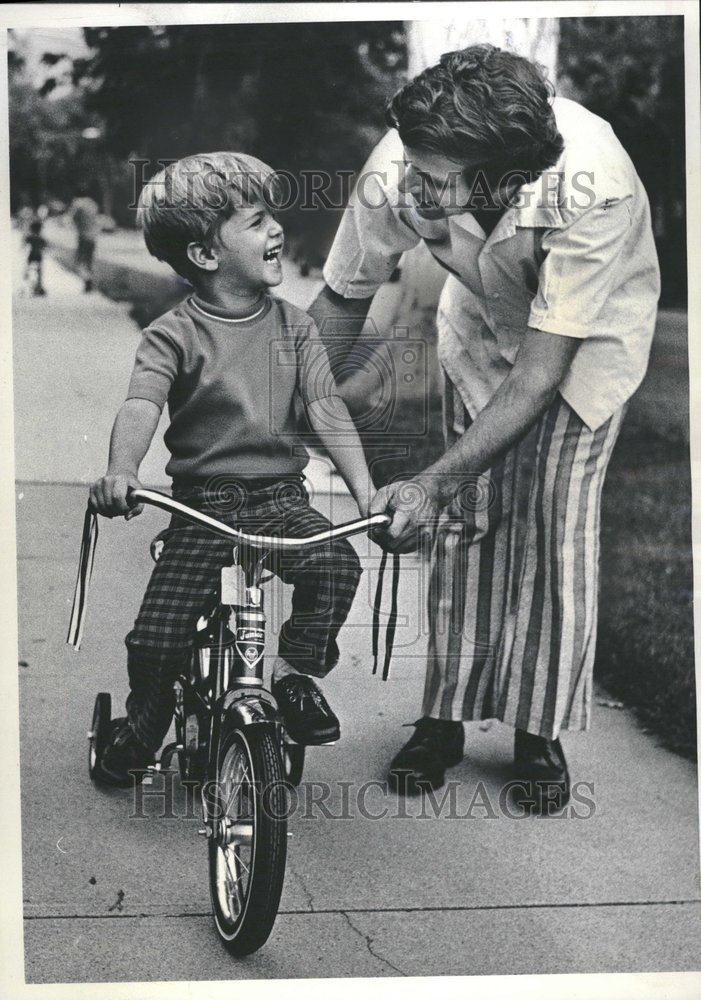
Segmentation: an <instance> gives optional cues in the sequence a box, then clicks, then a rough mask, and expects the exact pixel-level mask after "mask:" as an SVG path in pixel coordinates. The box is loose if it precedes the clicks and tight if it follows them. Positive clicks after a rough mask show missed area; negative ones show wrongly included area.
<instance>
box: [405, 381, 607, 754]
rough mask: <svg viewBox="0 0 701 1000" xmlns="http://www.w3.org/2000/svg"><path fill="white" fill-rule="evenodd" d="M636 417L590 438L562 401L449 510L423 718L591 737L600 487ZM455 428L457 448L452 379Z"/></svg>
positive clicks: (439, 536)
mask: <svg viewBox="0 0 701 1000" xmlns="http://www.w3.org/2000/svg"><path fill="white" fill-rule="evenodd" d="M624 409H625V407H622V408H621V409H620V410H619V411H617V412H616V413H615V414H614V415H613V416H612V417H611V418H610V419H609V420H608V421H607V422H606V423H605V424H604V425H603V426H601V427H599V428H598V429H597V430H596V431H591V430H590V429H589V428H588V427H587V426H586V424H584V423H583V422H582V420H580V418H579V417H578V416H577V414H576V413H575V412H574V410H572V409H571V407H570V406H568V404H567V403H566V402H565V401H564V399H562V397H561V396H560V395H558V396H557V398H556V400H555V402H554V403H553V404H552V406H551V407H550V409H549V410H548V411H547V412H546V413H545V414H544V416H543V417H542V418H541V419H540V421H539V422H538V423H537V424H536V426H535V427H534V428H533V429H532V431H531V432H530V433H529V435H528V436H527V437H526V438H524V439H523V440H522V441H521V442H520V443H519V444H518V445H517V446H515V447H514V448H513V449H511V450H510V451H509V452H508V453H507V454H506V456H505V457H504V458H503V459H502V461H501V462H499V463H498V464H497V465H496V466H495V467H494V468H492V469H491V470H490V471H489V472H487V473H485V474H484V475H482V476H475V477H474V479H473V480H472V482H471V483H470V482H468V484H467V488H465V489H463V490H462V492H461V494H460V495H459V497H458V498H457V499H456V500H454V501H453V502H452V503H451V505H450V506H449V507H447V508H446V509H445V510H444V511H443V512H442V514H441V521H440V523H439V525H438V528H437V530H436V532H435V535H434V540H433V549H432V554H431V571H430V583H429V595H428V620H429V645H428V662H427V670H426V683H425V689H424V705H423V714H424V715H427V716H432V717H434V718H440V719H453V720H456V719H464V720H471V719H499V720H501V721H502V722H505V723H507V724H508V725H511V726H514V727H516V728H518V729H524V730H527V731H528V732H530V733H535V734H538V735H540V736H544V737H546V738H548V739H555V738H556V737H557V735H558V733H559V732H560V730H561V729H580V730H581V729H588V728H589V725H590V719H591V695H592V673H593V664H594V648H595V642H596V623H597V599H598V569H599V516H600V504H601V489H602V486H603V482H604V476H605V473H606V467H607V465H608V461H609V458H610V456H611V452H612V450H613V446H614V443H615V441H616V437H617V435H618V431H619V429H620V425H621V420H622V417H623V412H624ZM444 421H445V431H446V440H447V445H448V446H450V445H451V444H452V443H453V442H454V441H455V440H456V439H457V438H458V437H459V436H460V435H461V434H462V433H463V432H464V430H465V428H466V427H467V426H468V425H469V422H470V418H469V416H468V414H467V411H466V410H465V407H464V405H463V403H462V400H461V398H460V396H459V394H458V392H457V390H456V389H455V387H454V386H453V385H452V384H451V383H450V381H449V380H448V379H447V378H446V395H445V398H444Z"/></svg>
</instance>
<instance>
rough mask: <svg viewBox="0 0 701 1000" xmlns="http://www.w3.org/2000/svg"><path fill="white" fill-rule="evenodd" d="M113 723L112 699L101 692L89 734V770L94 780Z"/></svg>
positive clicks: (96, 702)
mask: <svg viewBox="0 0 701 1000" xmlns="http://www.w3.org/2000/svg"><path fill="white" fill-rule="evenodd" d="M111 721H112V698H111V697H110V695H109V694H107V692H105V691H101V692H100V694H98V696H97V698H96V699H95V708H94V709H93V714H92V726H91V727H90V732H89V733H88V770H89V772H90V777H91V778H92V779H94V778H95V774H96V771H97V763H98V761H99V760H100V758H101V757H102V754H103V751H104V749H105V746H106V743H107V739H108V737H109V731H110V722H111Z"/></svg>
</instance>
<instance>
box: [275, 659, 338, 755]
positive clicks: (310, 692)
mask: <svg viewBox="0 0 701 1000" xmlns="http://www.w3.org/2000/svg"><path fill="white" fill-rule="evenodd" d="M271 691H272V694H273V698H274V699H275V701H276V702H277V704H278V708H279V709H280V714H281V715H282V717H283V719H284V721H285V728H286V729H287V732H288V734H289V736H290V737H291V738H292V739H293V740H294V741H295V743H301V744H303V745H304V746H318V745H319V744H320V743H334V742H335V741H336V740H337V739H339V738H340V735H341V727H340V724H339V721H338V719H337V718H336V716H335V715H334V714H333V712H332V711H331V708H330V707H329V703H328V702H327V701H326V698H324V696H323V694H322V693H321V691H320V690H319V688H318V687H317V686H316V684H315V683H314V681H313V680H312V678H311V677H309V676H308V675H307V674H286V676H285V677H282V678H281V679H280V680H279V681H273V684H272V687H271Z"/></svg>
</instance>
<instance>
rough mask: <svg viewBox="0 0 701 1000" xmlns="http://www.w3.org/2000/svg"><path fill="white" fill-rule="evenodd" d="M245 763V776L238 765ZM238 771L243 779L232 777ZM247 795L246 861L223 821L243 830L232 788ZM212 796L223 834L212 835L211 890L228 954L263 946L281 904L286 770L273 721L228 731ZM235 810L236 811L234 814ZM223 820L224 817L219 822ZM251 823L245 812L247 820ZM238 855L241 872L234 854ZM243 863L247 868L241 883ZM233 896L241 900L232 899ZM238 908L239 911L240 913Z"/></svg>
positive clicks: (215, 820)
mask: <svg viewBox="0 0 701 1000" xmlns="http://www.w3.org/2000/svg"><path fill="white" fill-rule="evenodd" d="M242 760H243V761H246V762H247V765H248V769H249V775H248V778H247V779H244V774H243V773H241V772H240V771H238V770H236V771H234V770H233V768H237V769H238V764H239V762H240V761H242ZM237 776H239V777H240V780H238V781H236V780H235V778H236V777H237ZM237 788H239V789H240V795H239V797H240V798H243V790H244V789H247V790H246V794H247V796H248V802H247V804H246V805H247V809H248V815H250V818H251V824H250V825H251V826H252V832H251V844H250V852H249V853H248V854H247V855H246V856H247V859H248V860H249V861H250V864H249V865H248V866H247V865H246V862H244V861H243V858H242V853H243V852H242V851H239V853H237V848H241V846H242V845H241V844H238V843H235V844H234V845H233V850H232V844H231V843H228V844H227V843H224V842H223V841H222V833H221V830H222V823H221V819H224V820H226V821H229V822H231V823H234V822H236V824H237V827H238V828H244V827H245V826H246V823H244V822H243V821H242V817H241V816H240V815H239V813H240V812H241V811H242V810H241V807H240V805H239V806H238V807H234V806H233V803H232V799H233V797H234V795H235V789H237ZM212 792H213V796H214V805H215V816H214V817H213V825H214V826H216V827H218V832H217V833H216V834H215V835H210V837H209V888H210V895H211V899H212V909H213V915H214V923H215V926H216V929H217V933H218V935H219V939H220V940H221V942H222V944H223V945H224V946H225V948H226V949H227V950H228V951H229V952H230V954H232V955H235V956H237V957H243V956H244V955H250V954H251V953H252V952H254V951H257V950H258V949H259V948H261V947H262V946H263V945H264V944H265V942H266V941H267V940H268V938H269V936H270V933H271V931H272V929H273V924H274V923H275V919H276V917H277V912H278V908H279V905H280V896H281V893H282V885H283V881H284V878H285V864H286V860H287V815H286V808H287V800H286V791H285V786H284V771H283V766H282V760H281V758H280V750H279V746H278V741H277V739H276V736H275V732H274V730H273V728H272V727H271V726H267V725H265V724H255V725H252V726H248V727H245V728H237V727H234V726H232V727H231V728H229V729H226V728H225V729H224V731H223V732H222V736H221V739H220V742H219V752H218V754H217V760H216V774H215V775H214V785H213V789H212ZM237 809H238V811H237ZM220 817H221V819H220ZM245 819H246V820H247V817H245ZM232 857H233V862H234V867H235V869H236V875H235V876H234V874H233V873H232V871H231V868H230V863H229V859H230V858H232ZM240 868H243V869H245V870H246V872H247V873H248V878H247V879H246V884H245V887H244V886H243V878H242V872H241V870H240ZM234 896H235V897H236V898H235V899H234ZM237 908H238V910H237Z"/></svg>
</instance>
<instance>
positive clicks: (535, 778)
mask: <svg viewBox="0 0 701 1000" xmlns="http://www.w3.org/2000/svg"><path fill="white" fill-rule="evenodd" d="M514 770H515V773H516V777H517V779H518V785H516V787H515V800H516V802H517V803H518V804H520V805H522V806H523V808H524V809H525V810H526V811H527V812H528V813H529V814H530V815H532V816H547V815H550V814H551V813H555V812H558V811H559V810H560V809H562V808H563V807H564V806H565V805H567V803H568V802H569V798H570V775H569V771H568V769H567V761H566V760H565V754H564V751H563V749H562V745H561V744H560V741H559V739H557V740H548V739H546V738H545V737H544V736H535V735H534V734H533V733H527V732H525V731H524V730H523V729H517V730H516V738H515V741H514Z"/></svg>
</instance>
